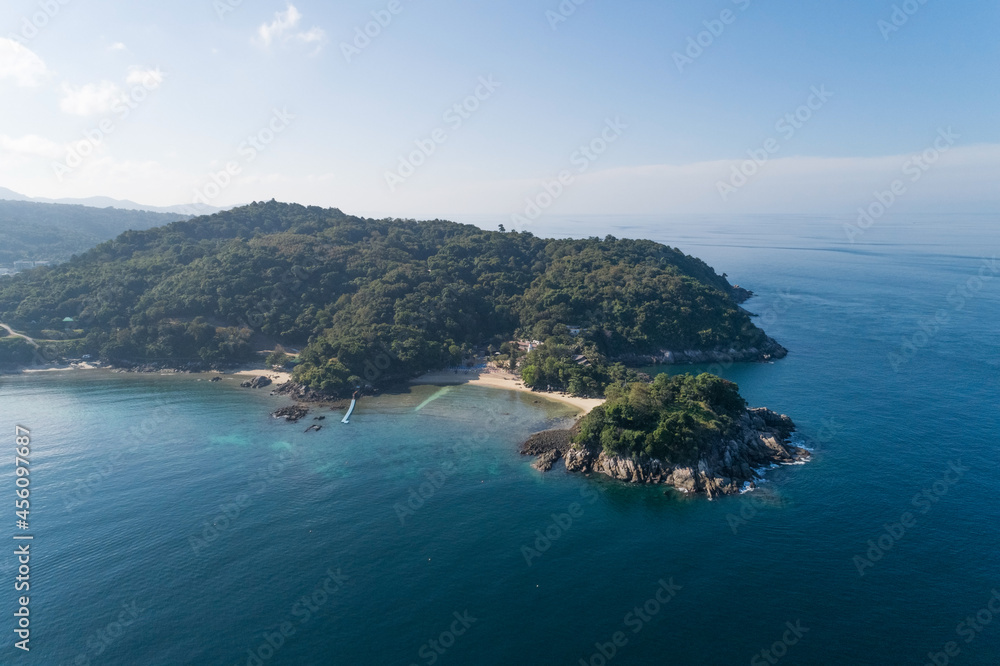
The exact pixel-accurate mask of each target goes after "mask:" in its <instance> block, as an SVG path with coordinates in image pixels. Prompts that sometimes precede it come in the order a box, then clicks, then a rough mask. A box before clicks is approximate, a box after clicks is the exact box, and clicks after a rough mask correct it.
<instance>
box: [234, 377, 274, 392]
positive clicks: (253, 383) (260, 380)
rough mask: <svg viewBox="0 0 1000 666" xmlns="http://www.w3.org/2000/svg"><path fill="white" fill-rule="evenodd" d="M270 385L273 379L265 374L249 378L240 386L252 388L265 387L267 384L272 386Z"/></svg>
mask: <svg viewBox="0 0 1000 666" xmlns="http://www.w3.org/2000/svg"><path fill="white" fill-rule="evenodd" d="M270 385H271V380H270V379H268V378H267V377H265V376H264V375H259V376H257V377H254V378H253V379H248V380H246V381H245V382H243V383H242V384H240V386H242V387H243V388H252V389H258V388H264V387H265V386H270Z"/></svg>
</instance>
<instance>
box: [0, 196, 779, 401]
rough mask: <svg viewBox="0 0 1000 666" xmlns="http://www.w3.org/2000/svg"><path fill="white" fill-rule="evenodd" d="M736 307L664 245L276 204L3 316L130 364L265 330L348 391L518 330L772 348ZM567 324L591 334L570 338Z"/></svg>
mask: <svg viewBox="0 0 1000 666" xmlns="http://www.w3.org/2000/svg"><path fill="white" fill-rule="evenodd" d="M737 296H738V294H736V292H735V291H734V289H733V287H732V286H731V285H730V284H729V283H728V282H727V281H726V280H725V279H724V278H722V277H721V276H719V275H718V274H716V273H715V271H714V270H713V269H712V268H710V267H709V266H708V265H706V264H705V263H704V262H702V261H701V260H699V259H696V258H694V257H690V256H687V255H685V254H683V253H682V252H680V251H679V250H676V249H673V248H670V247H667V246H664V245H660V244H658V243H654V242H651V241H638V240H623V239H615V238H613V237H611V236H608V237H607V238H604V239H598V238H590V239H586V240H547V239H541V238H536V237H535V236H533V235H532V234H530V233H527V232H520V233H519V232H508V233H504V232H498V231H484V230H482V229H479V228H477V227H474V226H469V225H461V224H456V223H453V222H446V221H441V220H434V221H428V222H416V221H413V220H398V219H395V220H388V219H387V220H368V219H361V218H357V217H351V216H348V215H345V214H344V213H342V212H340V211H339V210H337V209H320V208H316V207H308V208H307V207H303V206H299V205H294V204H282V203H277V202H274V201H272V202H269V203H254V204H251V205H249V206H245V207H242V208H237V209H233V210H231V211H226V212H223V213H218V214H216V215H212V216H208V217H199V218H194V219H191V220H185V221H179V222H174V223H172V224H170V225H168V226H165V227H160V228H155V229H150V230H148V231H128V232H126V233H123V234H121V235H120V236H119V237H118V238H116V239H115V240H113V241H109V242H106V243H103V244H101V245H99V246H98V247H96V248H94V249H93V250H91V251H89V252H87V253H85V254H83V255H81V256H78V257H76V258H74V259H73V260H72V261H70V262H68V263H66V264H62V265H59V266H56V267H53V268H39V269H34V270H32V271H28V272H26V273H23V274H21V275H18V276H15V277H13V278H5V279H2V280H0V321H2V322H4V323H6V324H10V325H12V326H14V327H15V329H18V330H24V331H29V332H32V331H33V332H41V331H42V330H45V329H49V330H51V329H66V328H72V329H74V331H75V334H74V335H75V336H76V337H77V338H79V344H78V349H77V351H79V352H85V351H86V352H90V353H93V354H99V355H100V356H101V358H103V359H105V360H108V361H117V362H124V361H133V362H141V361H144V360H148V359H156V360H158V361H162V360H165V359H169V360H174V361H177V362H178V364H180V363H181V362H188V361H195V360H197V361H200V362H203V363H206V364H211V363H225V362H231V361H238V360H243V359H246V358H248V357H250V356H251V355H252V349H251V345H250V342H249V341H250V338H251V333H253V332H257V333H261V334H263V335H264V336H266V337H267V338H269V339H271V340H273V341H278V342H281V343H284V344H286V345H290V346H293V347H299V346H305V348H304V349H303V353H302V356H301V362H300V364H299V366H298V367H297V369H296V377H297V378H299V379H300V380H301V381H302V382H304V383H306V384H309V385H311V386H313V387H315V388H319V389H325V390H328V391H331V392H339V391H342V390H344V389H345V387H347V386H348V385H351V384H353V383H356V382H357V381H359V378H365V379H366V380H367V381H370V382H372V383H383V382H389V381H393V380H397V379H400V378H404V377H409V376H412V375H413V374H414V373H416V372H420V371H423V370H428V369H433V368H440V367H445V366H447V365H450V364H452V363H456V362H458V361H459V360H460V359H461V358H462V357H463V355H464V354H466V353H467V352H468V351H471V350H472V349H473V348H474V347H476V346H485V345H488V344H495V345H498V346H499V345H500V344H501V343H502V342H503V341H506V340H510V339H512V338H513V337H515V336H517V337H520V338H529V339H537V340H543V341H546V340H552V341H553V343H554V344H553V346H552V347H551V349H556V348H558V347H557V345H556V344H555V343H558V344H559V345H563V347H561V348H566V349H570V351H573V350H574V346H575V349H576V350H580V349H583V348H586V349H588V350H589V353H590V354H591V355H593V356H596V355H606V356H607V357H609V358H611V359H613V358H614V357H616V356H621V355H628V354H643V353H655V352H658V351H659V350H664V349H671V350H677V349H698V350H729V349H731V348H735V349H747V348H750V347H761V346H762V345H765V346H766V345H767V344H772V345H773V344H774V343H773V341H771V340H770V339H769V338H767V337H766V336H765V335H764V334H763V332H762V331H760V329H758V328H757V327H756V326H754V325H753V323H752V322H751V320H750V317H749V316H748V315H747V313H746V312H745V311H743V310H742V309H741V308H739V307H738V305H737V303H736V298H737ZM66 317H71V318H73V319H74V322H73V323H72V324H71V325H68V326H67V324H65V323H64V318H66ZM567 325H574V326H580V327H583V328H584V329H585V330H584V331H583V332H582V333H580V335H579V336H577V337H570V336H569V335H568V331H567ZM42 337H44V336H42ZM376 359H378V360H379V362H378V363H376Z"/></svg>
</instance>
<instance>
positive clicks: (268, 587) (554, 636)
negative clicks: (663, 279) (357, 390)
mask: <svg viewBox="0 0 1000 666" xmlns="http://www.w3.org/2000/svg"><path fill="white" fill-rule="evenodd" d="M500 221H501V222H502V220H500ZM846 221H849V220H845V219H838V218H821V217H792V216H785V217H746V218H711V217H704V218H701V217H687V218H684V219H680V218H615V219H608V218H586V217H578V218H568V217H555V216H551V217H549V218H546V219H542V220H540V221H539V223H538V228H537V229H535V230H533V231H535V233H536V235H557V236H567V235H576V236H601V237H603V236H605V235H607V234H612V235H615V236H619V237H626V236H631V237H647V238H652V239H654V240H657V241H661V242H664V243H668V244H670V245H673V246H676V247H679V248H681V249H682V250H684V251H685V252H687V253H689V254H693V255H695V256H698V257H701V258H702V259H704V260H705V261H707V262H708V263H709V264H710V265H712V266H713V267H714V268H716V270H718V271H719V272H720V273H722V272H725V273H727V274H728V276H729V279H730V281H732V282H734V283H738V284H740V285H742V286H744V287H746V288H749V289H752V290H753V291H754V292H756V294H757V295H756V296H755V297H754V298H753V299H752V300H750V301H748V302H747V303H746V304H745V307H746V308H747V309H749V310H751V311H752V312H754V313H756V314H757V315H759V319H758V321H759V322H760V325H761V326H762V327H763V328H764V329H765V330H766V331H767V332H768V333H769V334H770V335H772V336H773V337H775V338H776V339H777V340H778V341H779V342H781V343H782V344H783V345H785V346H786V347H787V348H788V349H789V350H790V353H789V355H788V357H787V358H785V359H783V360H780V361H777V362H775V363H768V364H738V365H734V366H732V367H718V366H716V367H714V368H711V369H713V370H714V371H717V372H719V373H721V374H722V375H723V376H725V377H727V378H730V379H733V380H735V381H736V382H738V383H739V385H740V387H741V390H742V392H743V394H744V395H745V397H746V398H747V399H748V401H749V402H750V403H751V405H755V406H767V407H770V408H772V409H774V410H776V411H779V412H782V413H785V414H788V415H790V416H791V417H792V418H793V419H794V420H795V422H796V423H797V425H798V427H799V433H798V434H797V437H798V438H799V439H800V441H802V442H803V443H805V444H807V445H808V446H810V447H811V448H813V449H814V458H813V460H812V461H811V462H810V463H808V464H805V465H795V466H785V467H780V468H776V469H773V470H770V471H768V472H767V474H766V479H767V480H766V483H764V484H762V485H761V486H760V488H759V489H758V490H756V491H753V492H749V493H746V494H743V495H741V496H737V497H731V498H724V499H719V500H715V501H708V500H706V499H704V498H698V497H686V496H682V495H678V494H675V493H672V492H664V490H663V489H662V488H652V487H630V486H626V485H623V484H620V483H615V482H610V481H608V480H602V479H601V478H597V477H593V478H587V477H584V476H579V475H568V474H566V473H565V471H564V470H562V469H560V467H557V468H556V469H554V470H553V471H552V472H549V473H547V474H541V473H539V472H536V471H535V470H533V469H531V467H530V466H529V464H530V460H528V459H526V458H524V457H522V456H519V455H518V453H517V446H518V444H519V443H520V441H521V440H522V439H524V437H525V436H527V435H528V434H529V433H531V432H533V431H536V430H539V429H543V428H545V427H549V426H551V425H553V424H557V423H560V422H562V421H564V420H565V419H566V418H567V417H568V416H570V415H571V414H572V411H571V410H570V408H568V407H566V406H562V405H558V404H554V403H551V402H549V401H545V400H542V399H540V398H537V397H536V396H533V395H528V394H516V393H512V392H507V391H500V390H494V389H487V388H478V387H468V386H466V387H453V388H441V387H433V386H424V387H415V388H413V389H411V390H410V391H403V392H400V393H396V394H392V395H385V396H383V397H380V398H375V399H368V398H366V399H364V400H362V401H361V402H360V403H359V406H358V409H357V410H356V411H355V413H354V415H353V416H352V419H351V422H350V424H347V425H345V424H342V423H340V418H341V415H342V414H341V412H339V411H334V410H329V409H326V410H321V411H316V410H314V411H313V412H312V413H311V414H310V415H309V416H308V417H307V418H306V419H305V420H303V421H301V422H299V423H297V424H288V423H284V422H278V421H276V420H273V419H271V418H269V416H268V413H269V411H270V410H272V409H274V408H276V407H277V406H280V405H283V404H286V403H285V401H284V400H282V399H279V398H272V397H270V396H268V395H267V393H266V391H264V392H262V391H256V392H255V391H250V390H246V389H239V388H238V387H237V385H236V383H235V381H233V380H231V379H227V380H226V381H224V382H219V383H210V382H208V381H206V379H207V376H198V375H179V376H145V375H139V376H136V375H120V374H112V373H109V372H105V371H91V372H62V373H37V374H32V375H20V376H14V377H3V378H0V428H2V431H3V432H5V433H6V434H5V435H3V437H6V438H7V446H8V449H7V450H8V456H7V462H6V463H5V464H4V465H3V470H2V474H0V497H4V498H6V499H3V501H2V502H0V504H3V505H5V506H7V507H8V512H9V515H8V516H7V517H6V519H5V520H6V521H7V526H6V527H5V528H4V530H3V531H2V533H0V536H2V534H6V535H7V536H6V538H7V540H8V547H7V548H6V549H4V551H3V552H0V581H3V582H2V583H0V589H3V590H6V592H5V593H2V594H0V609H2V612H3V617H4V618H6V619H5V620H3V621H2V622H0V628H2V629H3V632H2V634H0V635H2V637H3V639H2V647H0V663H2V664H35V665H38V666H58V665H60V664H80V665H83V664H121V665H129V666H133V665H136V666H156V665H177V664H199V665H201V664H204V665H221V666H235V665H240V666H243V665H250V666H261V665H262V664H268V665H270V664H305V665H312V664H317V665H319V664H345V665H362V664H364V665H367V664H372V665H383V664H399V665H402V666H407V665H409V664H425V665H427V666H434V665H440V666H450V665H458V664H471V665H477V666H486V665H494V664H495V665H514V664H529V665H530V664H566V665H567V666H574V665H578V664H581V663H583V664H591V665H593V666H600V665H601V664H612V665H614V666H618V665H619V664H621V665H623V666H624V665H626V664H682V665H687V664H720V665H728V664H775V663H783V664H879V665H881V664H915V665H921V664H926V663H938V664H943V663H952V664H962V665H967V666H972V665H987V664H989V665H993V666H995V665H996V664H998V663H1000V616H998V615H996V614H994V613H993V612H992V611H990V610H989V608H990V605H991V597H992V596H993V595H994V594H996V592H995V591H997V590H1000V499H998V495H1000V493H998V491H1000V446H998V431H1000V418H998V407H1000V389H998V378H1000V345H998V340H997V336H998V329H1000V268H997V267H996V266H995V265H994V264H992V261H993V258H994V257H995V256H996V255H997V254H1000V251H998V245H1000V242H998V235H997V233H996V226H995V220H992V219H990V218H987V217H976V216H959V215H955V216H951V217H947V216H936V217H935V216H910V217H906V218H897V219H895V220H891V221H890V220H888V219H887V220H885V221H882V222H879V223H878V224H876V225H874V226H872V227H871V228H869V229H867V230H866V231H865V232H864V234H863V235H862V236H861V237H858V238H856V239H855V241H854V242H850V240H849V239H848V237H847V234H846V233H845V231H844V228H843V225H844V223H845V222H846ZM706 369H710V368H707V367H698V368H670V369H669V371H671V372H677V371H679V370H680V371H683V370H695V371H702V370H706ZM199 380H200V381H199ZM319 415H324V416H326V417H327V418H326V419H325V420H323V421H313V420H312V418H313V417H314V416H319ZM313 423H316V424H321V425H323V429H322V430H321V431H320V432H318V433H317V432H311V433H305V432H303V431H304V430H305V429H306V428H307V427H308V426H309V425H312V424H313ZM15 424H16V425H20V426H23V427H25V428H28V429H29V430H30V432H31V435H30V437H31V454H30V483H31V485H30V489H31V498H30V501H31V505H30V527H29V529H28V530H18V529H16V528H15V520H16V517H15V515H14V511H15V507H14V493H15V476H14V471H13V469H14V461H13V457H14V426H15ZM15 534H20V535H26V534H28V535H32V536H33V537H34V539H33V540H32V541H31V542H30V544H31V545H30V552H31V560H30V586H31V587H30V613H31V615H30V621H31V625H30V628H31V639H30V647H31V651H30V652H29V653H25V652H22V651H21V650H18V649H16V648H14V647H13V643H14V641H15V640H17V638H16V636H15V634H14V633H13V628H14V617H13V613H14V611H15V610H16V607H17V606H16V598H17V597H18V596H20V595H21V594H23V593H17V592H15V591H14V579H15V576H16V575H17V571H16V566H17V563H16V562H15V556H14V548H15V544H16V543H19V542H15V541H14V540H13V539H12V537H13V536H14V535H15ZM998 599H1000V596H998ZM992 607H993V609H995V610H1000V601H994V602H993V603H992ZM977 617H978V619H977ZM949 642H953V644H952V645H948V643H949ZM946 650H947V651H950V652H951V653H952V654H951V656H947V657H946V655H945V651H946ZM765 651H766V652H765ZM929 653H932V654H933V655H934V656H933V659H935V660H936V661H932V657H931V656H929Z"/></svg>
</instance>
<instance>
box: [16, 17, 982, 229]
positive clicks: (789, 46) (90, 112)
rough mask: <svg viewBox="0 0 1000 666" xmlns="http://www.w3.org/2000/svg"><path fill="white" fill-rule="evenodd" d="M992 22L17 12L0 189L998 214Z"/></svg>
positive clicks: (527, 206) (404, 204) (379, 208)
mask: <svg viewBox="0 0 1000 666" xmlns="http://www.w3.org/2000/svg"><path fill="white" fill-rule="evenodd" d="M560 7H562V10H561V9H560ZM393 9H394V10H396V13H395V14H393V13H392V11H391V10H393ZM570 10H572V11H570ZM904 10H909V13H907V12H906V11H904ZM372 12H375V13H376V15H381V17H382V21H383V23H387V25H385V26H377V30H376V24H373V23H371V22H372V21H374V20H375V18H376V17H373V14H372ZM388 18H391V21H389V20H387V19H388ZM893 18H895V24H894V23H893V22H892V21H893ZM904 18H905V22H904ZM880 21H881V22H882V23H881V24H880ZM706 22H707V24H706ZM368 24H370V25H368ZM366 25H367V26H368V28H369V32H371V33H376V32H377V33H378V34H377V35H376V36H374V37H371V38H370V42H369V43H367V45H366V44H365V42H364V41H358V42H357V45H354V44H355V38H356V34H357V31H358V30H361V31H363V30H364V29H365V27H366ZM998 28H1000V5H998V4H997V3H993V2H985V1H977V2H973V1H968V0H965V1H963V0H955V1H953V2H949V3H947V4H946V3H944V2H943V1H942V0H927V1H926V2H924V3H921V2H920V1H919V0H908V2H899V1H898V0H897V1H895V2H892V1H886V2H883V1H881V0H865V1H861V0H854V1H841V2H837V3H830V2H819V1H802V0H769V1H768V2H764V0H713V1H711V2H683V3H682V2H645V1H642V2H640V1H634V2H617V3H611V2H609V1H607V0H584V1H583V2H581V4H579V5H577V4H576V2H574V0H565V1H564V2H562V3H560V1H559V0H508V1H507V2H503V3H499V2H497V3H472V2H458V1H447V0H436V1H435V0H396V1H395V2H391V1H390V0H374V1H365V2H350V3H347V2H336V3H322V2H318V1H312V0H295V2H293V3H292V4H289V3H287V2H284V1H282V2H270V1H263V0H242V2H239V0H198V1H192V0H180V1H178V2H174V3H128V2H123V1H111V0H88V1H86V2H84V1H83V0H62V1H60V0H32V1H25V0H14V1H10V2H7V3H5V10H4V15H3V17H2V21H0V95H2V97H3V99H4V102H5V103H4V104H3V105H2V106H0V186H5V187H9V188H11V189H13V190H16V191H19V192H22V193H24V194H28V195H32V196H46V197H69V196H72V197H79V196H93V195H107V196H114V197H119V198H130V199H133V200H137V201H141V202H144V203H149V204H159V205H167V204H176V203H190V202H191V201H192V200H193V199H194V198H196V197H198V198H201V199H202V200H204V201H208V202H210V203H213V204H215V205H231V204H235V203H241V202H249V201H252V200H262V199H270V198H272V197H274V198H277V199H279V200H286V201H298V202H301V203H307V204H316V205H323V206H338V207H340V208H342V209H344V210H345V211H347V212H351V213H357V214H370V215H397V216H405V217H428V216H442V217H448V216H452V217H454V216H460V215H462V214H490V215H508V214H510V215H522V216H526V215H529V214H530V213H532V212H533V209H532V203H534V204H535V206H537V207H538V210H539V211H540V212H558V213H585V212H592V213H601V214H612V213H642V214H661V213H664V214H665V213H689V212H690V213H695V212H696V213H734V214H739V213H770V212H773V213H782V212H817V213H818V212H822V213H845V214H846V213H850V212H851V211H854V210H855V209H856V208H858V207H867V206H868V205H869V203H870V202H871V201H873V197H874V196H875V195H876V193H878V192H880V191H884V190H890V189H891V185H892V183H893V182H894V181H895V180H900V179H902V180H904V181H905V183H906V186H905V188H903V189H904V190H905V193H904V194H901V195H900V196H898V197H896V199H897V201H896V202H895V203H894V205H895V206H896V210H908V209H915V210H926V209H928V208H940V209H947V210H955V209H961V210H969V211H995V210H997V209H998V208H1000V193H998V192H997V188H996V187H995V184H996V183H997V182H998V176H1000V122H998V120H997V118H998V116H997V112H996V110H997V108H998V104H1000V86H998V85H997V83H998V71H1000V70H998V65H1000V57H998V56H1000V44H998V41H997V40H996V34H997V30H998ZM713 30H714V32H715V33H716V34H712V32H713ZM699 39H700V41H701V43H702V46H691V42H689V40H695V43H697V41H698V40H699ZM345 45H354V46H353V49H351V48H348V47H345ZM359 46H360V47H363V48H359ZM345 48H347V50H348V51H350V52H349V53H345ZM699 49H700V51H699ZM677 54H680V55H681V56H683V57H685V58H689V60H683V59H681V60H679V56H678V55H677ZM483 81H486V82H489V84H488V85H485V84H484V83H482V82H483ZM815 91H821V92H822V93H823V94H822V95H820V96H819V97H817V96H816V94H815ZM477 92H478V93H479V98H476V97H475V96H476V93H477ZM470 96H472V97H470ZM463 101H464V103H465V104H466V106H467V109H465V110H464V112H463V113H462V115H457V113H458V112H455V111H452V112H451V113H450V114H449V109H452V107H453V106H454V105H455V104H456V103H458V104H462V103H463ZM810 104H811V105H812V107H813V108H809V105H810ZM470 109H471V110H470ZM276 112H277V114H276ZM796 113H798V114H799V120H797V121H796V120H794V114H796ZM786 114H792V122H789V121H786V122H785V125H783V126H779V125H778V124H777V123H778V122H779V121H780V120H781V119H782V118H784V117H785V116H786ZM803 119H804V120H803ZM459 120H460V121H461V122H460V123H459V122H458V121H459ZM609 126H614V127H616V128H618V129H616V130H615V131H611V132H609V131H607V128H608V127H609ZM779 127H780V128H781V129H779ZM789 127H792V129H793V130H794V131H792V130H790V129H789ZM102 128H103V129H102ZM949 128H950V131H948V130H949ZM104 129H110V130H112V131H111V132H110V133H107V132H105V131H104ZM436 131H437V132H436ZM942 131H943V132H945V135H947V136H948V137H950V138H949V139H948V140H947V141H945V140H942V139H940V137H941V136H943V135H942V134H941V132H942ZM88 136H89V137H90V138H87V137H88ZM251 136H255V137H257V138H256V144H257V148H254V147H253V146H252V144H253V142H250V143H247V140H248V137H251ZM435 136H436V137H437V139H438V141H435V138H434V137H435ZM769 140H771V143H770V144H768V141H769ZM416 142H420V143H421V144H422V145H423V146H424V147H425V149H424V151H423V152H424V153H431V154H429V155H426V154H414V151H418V150H419V148H418V145H417V143H416ZM592 142H595V143H594V147H595V148H596V149H601V151H600V154H595V152H593V151H592V152H591V153H589V154H587V153H581V152H580V151H579V149H580V147H581V146H587V145H588V144H591V143H592ZM935 142H937V147H936V148H935ZM768 145H769V146H770V148H771V149H773V152H768V150H767V148H766V146H768ZM430 146H433V152H431V150H430V149H429V147H430ZM748 151H749V152H748ZM924 151H929V152H928V153H927V158H928V162H929V163H927V164H926V165H925V166H926V167H927V168H926V169H924V168H923V167H921V168H920V174H921V177H919V178H917V179H916V180H914V179H912V178H911V177H910V176H907V175H904V170H905V165H906V164H907V160H908V159H910V158H911V157H912V156H913V155H917V154H922V153H924ZM84 152H86V153H87V154H86V155H83V154H82V153H84ZM75 154H78V155H79V159H77V157H74V155H75ZM753 154H756V155H757V156H758V160H757V162H753V157H752V156H753ZM251 156H252V159H251ZM401 158H402V159H404V160H405V161H406V162H408V164H402V163H401ZM761 158H766V159H761ZM747 160H750V162H747ZM60 165H61V166H60ZM911 166H912V165H911ZM741 168H742V169H743V176H744V177H743V178H741V177H740V175H739V174H738V173H737V172H734V169H736V170H737V171H738V170H739V169H741ZM227 169H228V173H226V172H227ZM911 170H912V169H911ZM411 171H412V173H410V172H411ZM387 174H394V175H387ZM561 174H562V175H563V176H564V182H563V183H562V184H561V185H560V184H559V178H560V175H561ZM546 183H547V184H548V187H546ZM545 192H548V194H549V197H548V198H546V197H545V195H544V194H543V193H545ZM540 196H541V198H539V197H540Z"/></svg>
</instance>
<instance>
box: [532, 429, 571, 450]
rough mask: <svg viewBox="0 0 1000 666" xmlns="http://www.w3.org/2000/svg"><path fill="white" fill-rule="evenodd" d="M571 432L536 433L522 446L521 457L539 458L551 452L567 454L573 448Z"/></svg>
mask: <svg viewBox="0 0 1000 666" xmlns="http://www.w3.org/2000/svg"><path fill="white" fill-rule="evenodd" d="M571 437H572V433H571V432H570V431H569V430H543V431H542V432H536V433H535V434H533V435H532V436H531V437H529V438H528V441H526V442H525V443H524V444H522V445H521V455H523V456H537V455H541V454H543V453H548V452H549V451H559V452H560V453H565V452H566V451H569V449H570V447H572V446H573V442H572V441H571Z"/></svg>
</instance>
